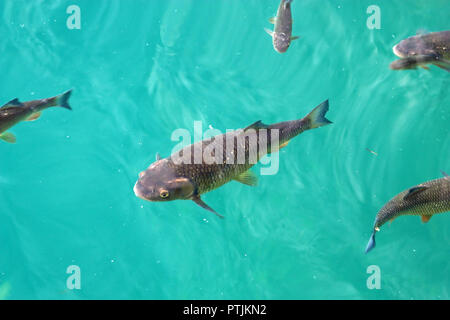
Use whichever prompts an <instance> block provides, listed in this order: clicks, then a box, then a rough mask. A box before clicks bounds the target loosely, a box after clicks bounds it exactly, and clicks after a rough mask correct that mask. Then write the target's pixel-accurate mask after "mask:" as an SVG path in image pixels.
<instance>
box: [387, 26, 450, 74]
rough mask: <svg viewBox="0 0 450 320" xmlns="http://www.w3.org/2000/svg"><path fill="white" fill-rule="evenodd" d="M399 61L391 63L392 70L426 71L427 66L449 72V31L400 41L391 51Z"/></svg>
mask: <svg viewBox="0 0 450 320" xmlns="http://www.w3.org/2000/svg"><path fill="white" fill-rule="evenodd" d="M392 50H393V51H394V53H395V55H397V56H398V57H400V58H401V59H399V60H396V61H394V62H392V63H391V65H390V67H391V69H393V70H405V69H416V68H417V67H422V68H424V69H428V67H427V65H428V64H434V65H435V66H438V67H439V68H442V69H444V70H446V71H450V31H441V32H432V33H427V34H422V35H416V36H414V37H410V38H407V39H405V40H402V41H400V43H399V44H397V45H396V46H394V48H393V49H392Z"/></svg>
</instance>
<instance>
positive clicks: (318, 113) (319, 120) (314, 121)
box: [303, 100, 333, 129]
mask: <svg viewBox="0 0 450 320" xmlns="http://www.w3.org/2000/svg"><path fill="white" fill-rule="evenodd" d="M328 108H329V105H328V100H326V101H324V102H322V103H321V104H319V105H318V106H317V107H315V108H314V109H313V110H312V111H311V112H310V113H309V114H308V115H307V116H306V117H305V118H303V120H304V121H306V122H307V123H308V126H309V128H308V129H314V128H319V127H323V126H326V125H328V124H331V123H333V122H331V121H330V120H328V119H327V118H325V114H326V113H327V112H328Z"/></svg>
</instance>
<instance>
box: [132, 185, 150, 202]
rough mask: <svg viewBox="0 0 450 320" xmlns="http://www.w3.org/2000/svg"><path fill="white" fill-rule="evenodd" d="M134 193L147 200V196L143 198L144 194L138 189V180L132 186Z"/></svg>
mask: <svg viewBox="0 0 450 320" xmlns="http://www.w3.org/2000/svg"><path fill="white" fill-rule="evenodd" d="M133 191H134V194H135V195H136V197H138V198H141V199H142V200H147V201H148V199H147V198H145V196H144V195H143V194H142V192H141V190H140V189H139V181H138V182H136V184H135V185H134V188H133Z"/></svg>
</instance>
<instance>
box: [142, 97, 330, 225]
mask: <svg viewBox="0 0 450 320" xmlns="http://www.w3.org/2000/svg"><path fill="white" fill-rule="evenodd" d="M328 108H329V106H328V100H326V101H325V102H323V103H321V104H320V105H318V106H317V107H316V108H314V109H313V110H312V111H311V112H310V113H309V114H308V115H307V116H306V117H304V118H303V119H299V120H293V121H285V122H279V123H275V124H272V125H266V124H264V123H262V122H261V121H257V122H255V123H254V124H252V125H250V126H248V127H247V128H245V129H244V130H242V129H241V130H236V131H232V132H227V133H226V134H222V135H217V136H215V137H213V138H211V139H207V140H203V141H199V142H197V143H194V144H192V145H189V146H187V147H185V148H183V149H181V150H180V151H178V152H175V153H174V154H172V155H171V156H170V157H168V158H166V159H161V158H160V157H159V155H157V159H156V160H157V161H156V162H154V163H153V164H152V165H150V167H149V168H148V169H147V170H145V171H143V172H141V173H140V174H139V179H138V181H137V182H136V184H135V186H134V193H135V194H136V196H137V197H139V198H142V199H144V200H148V201H157V202H160V201H172V200H193V201H194V202H195V203H196V204H198V205H199V206H201V207H202V208H204V209H206V210H208V211H211V212H213V213H215V214H216V215H218V216H219V217H222V216H221V215H220V214H218V213H217V212H216V211H215V210H213V209H212V208H211V207H209V206H208V205H207V204H206V203H205V202H204V201H203V200H202V199H201V198H200V196H201V195H202V194H204V193H207V192H209V191H212V190H214V189H217V188H219V187H220V186H222V185H224V184H226V183H228V182H230V181H231V180H235V181H238V182H241V183H243V184H245V185H249V186H254V185H256V184H257V180H258V179H257V177H256V175H255V174H254V173H253V172H251V171H250V170H249V169H250V168H251V167H252V166H254V165H255V164H256V163H257V162H258V161H259V159H261V158H262V157H263V156H264V155H266V154H270V153H271V152H277V151H278V150H279V149H281V148H283V147H285V146H286V145H287V144H288V143H289V141H290V140H291V139H292V138H294V137H295V136H297V135H299V134H301V133H302V132H304V131H306V130H310V129H314V128H319V127H322V126H325V125H328V124H330V123H331V121H329V120H328V119H327V118H325V114H326V113H327V111H328ZM276 135H278V136H277V137H276ZM273 137H276V138H274V139H273V140H275V142H273V141H272V138H273ZM252 138H254V139H252ZM230 141H231V146H230V145H229V144H230ZM272 143H273V145H272ZM204 150H210V154H208V153H206V154H207V156H206V157H205V155H204ZM205 152H206V151H205ZM216 152H217V156H218V157H216ZM198 153H200V157H201V159H200V160H197V159H196V158H197V157H198V156H196V154H198ZM183 157H184V158H186V159H185V161H184V160H183V161H181V162H180V161H179V159H184V158H183ZM210 157H211V158H212V159H213V161H210V160H211V158H210ZM208 158H209V159H208Z"/></svg>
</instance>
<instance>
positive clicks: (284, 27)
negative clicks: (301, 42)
mask: <svg viewBox="0 0 450 320" xmlns="http://www.w3.org/2000/svg"><path fill="white" fill-rule="evenodd" d="M292 1H293V0H281V2H280V6H279V7H278V11H277V16H276V17H274V18H270V19H269V21H270V23H273V24H274V25H275V29H274V31H272V30H269V29H267V28H265V30H266V32H267V33H268V34H269V35H270V36H271V37H272V41H273V48H274V49H275V50H276V51H277V52H279V53H284V52H286V51H287V49H288V48H289V46H290V44H291V41H292V40H295V39H298V37H297V36H292V13H291V2H292Z"/></svg>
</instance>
